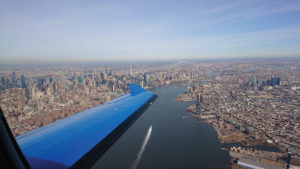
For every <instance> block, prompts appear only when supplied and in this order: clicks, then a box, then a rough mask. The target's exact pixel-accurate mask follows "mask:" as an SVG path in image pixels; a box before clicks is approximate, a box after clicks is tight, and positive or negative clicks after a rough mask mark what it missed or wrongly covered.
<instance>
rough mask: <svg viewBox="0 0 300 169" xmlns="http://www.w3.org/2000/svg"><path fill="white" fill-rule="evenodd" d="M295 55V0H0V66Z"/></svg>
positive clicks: (298, 21)
mask: <svg viewBox="0 0 300 169" xmlns="http://www.w3.org/2000/svg"><path fill="white" fill-rule="evenodd" d="M297 55H298V56H300V1H299V0H236V1H229V0H220V1H215V0H182V1H176V0H170V1H165V0H157V1H156V0H149V1H143V0H120V1H113V0H107V1H100V0H94V1H93V0H81V1H76V0H71V1H67V0H57V1H56V0H35V1H33V0H20V1H17V0H0V62H6V61H8V60H20V61H22V60H51V59H63V60H69V59H72V60H83V59H92V60H98V59H100V60H101V59H107V60H110V59H169V58H176V59H183V58H216V57H249V56H256V57H260V56H297Z"/></svg>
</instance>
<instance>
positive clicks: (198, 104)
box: [196, 91, 203, 115]
mask: <svg viewBox="0 0 300 169" xmlns="http://www.w3.org/2000/svg"><path fill="white" fill-rule="evenodd" d="M202 102H203V99H202V95H201V92H200V91H198V92H197V102H196V114H198V115H199V114H201V103H202Z"/></svg>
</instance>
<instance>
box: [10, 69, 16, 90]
mask: <svg viewBox="0 0 300 169" xmlns="http://www.w3.org/2000/svg"><path fill="white" fill-rule="evenodd" d="M11 85H12V87H16V86H17V77H16V72H12V74H11Z"/></svg>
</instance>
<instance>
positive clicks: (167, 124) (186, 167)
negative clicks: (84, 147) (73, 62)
mask: <svg viewBox="0 0 300 169" xmlns="http://www.w3.org/2000/svg"><path fill="white" fill-rule="evenodd" d="M184 90H185V87H160V88H156V89H153V90H152V92H154V93H155V94H157V95H158V96H159V97H158V98H157V100H156V101H155V105H154V106H150V107H149V108H148V109H147V110H146V111H145V112H144V114H142V115H141V116H140V118H139V119H138V120H137V121H136V122H135V123H134V124H133V125H132V126H131V127H130V128H129V129H128V130H127V131H126V132H125V133H124V135H123V136H122V137H121V138H120V139H119V140H118V141H117V142H116V143H115V144H114V145H113V146H112V147H111V149H109V150H108V151H107V152H106V153H105V155H104V156H103V157H102V158H101V159H100V160H99V161H97V163H96V164H95V165H94V167H93V168H94V169H96V168H99V169H129V168H131V166H132V163H133V162H134V161H135V160H136V156H137V153H138V152H139V150H140V147H141V145H142V143H143V140H144V138H145V136H146V134H147V131H148V129H149V126H150V125H152V134H151V137H150V139H149V141H148V144H147V146H146V149H145V151H144V153H143V155H142V158H141V160H140V163H139V165H138V167H137V168H138V169H181V168H182V169H196V168H203V169H210V168H211V169H222V168H230V167H229V165H230V163H229V162H230V159H229V155H228V152H226V151H223V150H220V148H221V147H222V145H221V144H220V143H219V142H218V140H217V135H216V133H215V131H214V130H213V128H212V127H210V126H209V125H208V124H206V123H204V122H201V121H199V120H198V119H195V118H193V117H188V118H182V117H183V116H189V114H188V113H186V112H185V108H186V107H187V106H188V105H190V104H191V103H184V102H176V101H175V98H176V96H177V95H178V94H180V93H182V92H183V91H184Z"/></svg>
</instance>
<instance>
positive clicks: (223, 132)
mask: <svg viewBox="0 0 300 169" xmlns="http://www.w3.org/2000/svg"><path fill="white" fill-rule="evenodd" d="M191 106H193V105H191ZM191 106H189V107H188V108H187V109H186V112H188V113H189V114H190V115H191V116H193V117H196V118H198V119H201V120H203V121H204V122H206V123H207V124H209V125H210V126H211V127H212V128H213V129H214V130H215V132H216V133H217V139H218V141H219V142H220V143H221V144H234V143H238V144H241V145H242V146H244V147H253V146H266V147H270V148H274V149H276V150H277V151H279V152H281V150H280V149H279V148H278V146H276V145H275V144H271V143H267V141H266V140H265V139H250V138H249V136H248V135H246V134H244V133H243V132H241V131H240V130H238V129H236V128H232V127H231V128H230V127H226V125H224V126H219V125H218V124H217V121H218V120H217V118H216V115H214V114H206V115H197V114H195V112H194V111H192V110H191V108H190V107H191Z"/></svg>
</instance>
